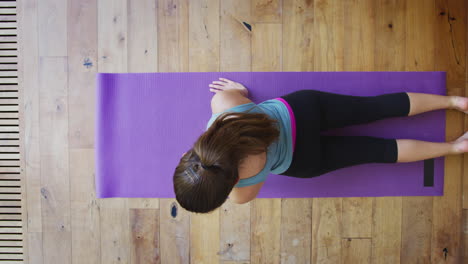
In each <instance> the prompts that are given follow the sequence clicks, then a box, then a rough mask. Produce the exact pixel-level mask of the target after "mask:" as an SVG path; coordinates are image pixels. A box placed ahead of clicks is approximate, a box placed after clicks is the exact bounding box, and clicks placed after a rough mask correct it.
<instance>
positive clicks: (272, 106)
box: [206, 99, 294, 187]
mask: <svg viewBox="0 0 468 264" xmlns="http://www.w3.org/2000/svg"><path fill="white" fill-rule="evenodd" d="M249 110H250V111H249ZM224 112H249V113H252V112H253V113H265V114H267V115H268V116H269V117H271V118H272V119H276V120H278V121H279V122H278V126H279V131H280V136H279V139H278V140H277V141H275V142H273V143H272V144H270V146H268V148H267V153H266V154H267V157H266V164H265V167H264V168H263V169H262V170H261V171H260V172H259V173H258V174H257V175H254V176H252V177H249V178H246V179H240V180H239V182H238V183H237V184H236V185H235V186H234V187H245V186H249V185H254V184H257V183H260V182H262V181H265V180H266V178H267V176H268V174H270V173H272V174H281V173H283V172H285V171H286V170H287V169H288V168H289V166H290V165H291V162H292V157H293V136H292V130H293V128H292V124H291V117H290V112H289V110H288V107H287V106H286V105H285V104H284V103H283V102H281V101H279V100H277V99H271V100H266V101H264V102H262V103H259V104H255V103H254V102H250V103H247V104H242V105H237V106H234V107H231V108H229V109H227V110H225V111H223V112H222V113H224ZM222 113H216V114H213V115H212V116H211V118H210V120H209V121H208V124H207V126H206V129H208V128H209V127H210V126H211V125H212V124H213V122H214V121H215V120H216V118H217V117H218V116H219V115H221V114H222ZM293 118H294V117H293Z"/></svg>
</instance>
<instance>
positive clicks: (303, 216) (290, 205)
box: [280, 198, 312, 263]
mask: <svg viewBox="0 0 468 264" xmlns="http://www.w3.org/2000/svg"><path fill="white" fill-rule="evenodd" d="M311 218H312V199H307V198H288V199H282V204H281V246H280V249H281V250H280V258H281V263H310V262H311V260H310V257H311V252H310V251H311V247H312V244H311V234H312V219H311Z"/></svg>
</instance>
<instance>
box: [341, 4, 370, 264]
mask: <svg viewBox="0 0 468 264" xmlns="http://www.w3.org/2000/svg"><path fill="white" fill-rule="evenodd" d="M344 10H346V11H345V13H344V32H345V35H344V43H346V45H345V46H344V50H343V54H344V61H343V63H344V65H343V69H344V70H345V71H371V70H373V69H374V50H375V3H374V2H373V1H370V0H360V1H346V2H345V3H344ZM374 200H375V198H372V197H355V198H354V197H353V198H343V201H342V204H343V207H342V208H343V212H342V213H343V218H342V219H343V221H342V237H343V238H352V237H359V238H370V237H371V236H372V204H373V203H374ZM346 241H347V240H346ZM363 241H366V240H363ZM357 243H359V244H358V245H359V246H367V245H369V249H368V250H369V251H370V250H371V248H370V246H371V244H370V240H369V243H368V244H367V242H362V243H361V242H360V241H359V242H357ZM342 250H343V253H342V254H343V259H354V258H359V256H353V254H357V253H358V252H359V251H355V252H354V251H348V249H347V248H342ZM345 263H346V262H345Z"/></svg>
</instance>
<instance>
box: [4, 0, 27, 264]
mask: <svg viewBox="0 0 468 264" xmlns="http://www.w3.org/2000/svg"><path fill="white" fill-rule="evenodd" d="M16 14H17V12H16V1H4V0H3V1H0V263H4V262H8V263H23V227H22V207H21V202H22V193H21V192H22V188H21V186H22V184H23V183H22V180H23V179H21V177H20V147H19V146H20V143H19V142H20V141H19V113H18V110H19V100H18V39H17V20H16V19H17V15H16Z"/></svg>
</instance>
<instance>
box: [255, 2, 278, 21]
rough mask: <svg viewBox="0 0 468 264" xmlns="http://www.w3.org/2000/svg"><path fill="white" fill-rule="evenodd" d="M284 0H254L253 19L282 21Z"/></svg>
mask: <svg viewBox="0 0 468 264" xmlns="http://www.w3.org/2000/svg"><path fill="white" fill-rule="evenodd" d="M282 5H283V3H282V0H252V19H253V22H255V23H281V18H282V16H281V13H282Z"/></svg>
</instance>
